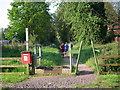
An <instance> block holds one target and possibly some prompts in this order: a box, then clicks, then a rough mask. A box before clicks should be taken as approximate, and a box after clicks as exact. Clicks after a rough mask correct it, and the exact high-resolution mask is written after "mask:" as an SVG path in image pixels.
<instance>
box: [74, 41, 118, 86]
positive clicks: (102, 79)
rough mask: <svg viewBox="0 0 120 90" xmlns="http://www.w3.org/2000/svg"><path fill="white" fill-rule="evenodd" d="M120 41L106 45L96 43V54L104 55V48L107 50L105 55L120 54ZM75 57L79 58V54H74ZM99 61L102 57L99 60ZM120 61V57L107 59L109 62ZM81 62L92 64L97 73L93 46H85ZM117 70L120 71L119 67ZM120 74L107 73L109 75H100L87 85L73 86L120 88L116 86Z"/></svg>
mask: <svg viewBox="0 0 120 90" xmlns="http://www.w3.org/2000/svg"><path fill="white" fill-rule="evenodd" d="M119 44H120V43H118V42H113V43H109V44H105V45H97V44H95V45H94V47H95V48H96V56H101V55H102V49H104V51H105V55H119V48H118V46H119ZM78 48H79V47H78V46H76V48H74V50H78ZM74 56H75V58H77V55H74ZM98 61H99V63H100V61H101V59H99V60H98ZM113 61H114V63H120V59H107V62H109V63H113ZM80 62H82V63H83V64H86V65H88V66H90V67H91V68H92V69H93V70H94V72H95V73H97V69H96V64H95V59H94V57H93V52H92V48H91V46H83V48H82V51H81V56H80ZM113 71H114V70H113ZM117 71H119V68H117ZM118 77H120V75H116V74H107V75H98V79H97V80H96V81H95V82H93V83H91V84H87V85H83V84H82V85H74V86H73V87H76V88H120V87H118V86H116V83H120V81H118V80H119V78H118Z"/></svg>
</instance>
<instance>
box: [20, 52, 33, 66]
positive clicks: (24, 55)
mask: <svg viewBox="0 0 120 90" xmlns="http://www.w3.org/2000/svg"><path fill="white" fill-rule="evenodd" d="M21 59H22V63H27V64H29V63H31V61H32V58H31V53H30V52H22V53H21Z"/></svg>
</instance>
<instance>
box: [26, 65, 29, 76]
mask: <svg viewBox="0 0 120 90" xmlns="http://www.w3.org/2000/svg"><path fill="white" fill-rule="evenodd" d="M26 72H27V74H29V64H27V67H26Z"/></svg>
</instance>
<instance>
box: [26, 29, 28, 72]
mask: <svg viewBox="0 0 120 90" xmlns="http://www.w3.org/2000/svg"><path fill="white" fill-rule="evenodd" d="M28 43H29V42H28V28H26V51H28V45H29V44H28ZM27 74H29V64H27Z"/></svg>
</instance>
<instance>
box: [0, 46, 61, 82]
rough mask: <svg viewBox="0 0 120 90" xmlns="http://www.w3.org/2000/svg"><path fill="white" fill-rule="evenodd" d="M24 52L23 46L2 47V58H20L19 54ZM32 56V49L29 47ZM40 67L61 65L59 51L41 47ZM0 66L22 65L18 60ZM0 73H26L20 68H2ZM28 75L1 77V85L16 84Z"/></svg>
mask: <svg viewBox="0 0 120 90" xmlns="http://www.w3.org/2000/svg"><path fill="white" fill-rule="evenodd" d="M24 50H25V46H17V45H16V46H12V47H11V46H3V47H2V57H20V52H21V51H24ZM30 51H31V52H32V54H33V47H30ZM42 59H43V65H42V66H59V65H61V64H62V63H63V59H62V58H61V56H60V52H59V49H57V48H53V47H42ZM0 63H1V64H2V65H22V63H21V61H20V60H4V61H0ZM2 72H26V69H25V68H23V67H21V68H19V67H18V68H2ZM29 77H30V75H26V74H10V75H2V77H1V79H2V83H16V82H21V81H23V80H26V79H27V78H29Z"/></svg>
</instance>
